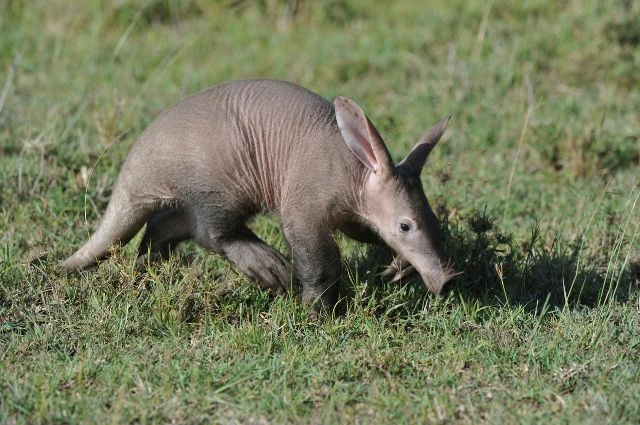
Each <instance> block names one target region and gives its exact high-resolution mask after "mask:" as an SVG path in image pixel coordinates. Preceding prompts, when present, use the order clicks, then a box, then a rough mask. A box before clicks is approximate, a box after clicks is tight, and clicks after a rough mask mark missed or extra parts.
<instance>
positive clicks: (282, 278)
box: [197, 225, 293, 293]
mask: <svg viewBox="0 0 640 425" xmlns="http://www.w3.org/2000/svg"><path fill="white" fill-rule="evenodd" d="M198 239H199V240H198V241H197V242H198V243H200V244H201V245H204V246H205V247H208V248H210V249H212V250H214V251H216V252H219V253H220V254H222V255H223V256H224V257H225V258H227V259H228V260H230V261H232V262H233V263H234V264H235V265H236V267H237V268H238V270H240V271H241V272H242V273H244V274H245V275H246V276H247V277H248V278H249V279H251V280H252V281H254V282H256V283H257V284H258V285H260V286H261V287H262V288H265V289H268V290H270V291H272V292H274V293H282V292H285V291H287V290H288V289H290V287H291V286H292V278H293V276H292V267H291V264H290V263H289V261H288V260H287V259H286V258H285V257H284V255H282V254H281V253H279V252H278V251H276V250H275V249H273V248H272V247H270V246H269V245H267V244H266V243H265V242H264V241H263V240H262V239H260V238H258V237H257V236H256V235H255V234H254V233H253V232H252V231H251V230H249V229H248V228H247V227H246V226H244V225H241V226H240V227H239V228H238V229H237V230H236V231H235V232H233V233H232V234H229V233H227V232H225V234H224V235H223V236H219V237H216V238H215V239H212V238H208V240H202V239H203V238H202V237H200V238H198Z"/></svg>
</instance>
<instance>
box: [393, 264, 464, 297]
mask: <svg viewBox="0 0 640 425" xmlns="http://www.w3.org/2000/svg"><path fill="white" fill-rule="evenodd" d="M416 271H417V272H418V274H420V277H421V278H422V281H423V282H424V284H425V286H426V287H427V289H429V290H430V291H431V292H433V293H435V294H440V293H441V292H442V288H443V287H444V285H445V284H446V283H447V282H448V281H450V280H451V279H452V278H453V277H454V276H455V275H456V273H455V272H454V271H453V269H451V268H450V267H448V266H444V267H443V266H441V265H437V266H431V267H430V266H423V268H422V270H420V269H418V268H417V267H415V266H414V265H413V264H411V263H410V262H409V261H407V259H405V258H404V257H401V256H398V257H396V258H394V260H393V261H392V262H391V264H390V265H389V266H388V267H387V268H386V269H385V271H384V272H383V273H382V276H383V277H385V278H389V277H391V278H392V279H391V281H390V283H397V282H400V281H401V280H402V279H404V278H406V277H408V276H410V275H412V274H413V273H415V272H416Z"/></svg>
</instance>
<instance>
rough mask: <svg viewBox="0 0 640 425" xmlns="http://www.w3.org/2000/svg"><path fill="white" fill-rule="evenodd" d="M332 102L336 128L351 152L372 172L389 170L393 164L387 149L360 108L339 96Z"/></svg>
mask: <svg viewBox="0 0 640 425" xmlns="http://www.w3.org/2000/svg"><path fill="white" fill-rule="evenodd" d="M333 104H334V106H335V109H336V120H337V121H338V128H339V129H340V133H342V137H343V138H344V141H345V142H346V143H347V146H349V149H351V152H353V154H354V155H355V156H356V157H357V158H358V159H359V160H360V162H362V163H363V164H364V165H365V166H366V167H367V168H368V169H369V170H371V171H372V172H374V173H376V174H378V173H387V172H391V171H392V170H393V167H394V166H393V161H392V160H391V156H390V155H389V151H388V150H387V147H386V146H385V144H384V142H383V141H382V138H381V137H380V134H379V133H378V130H376V128H375V127H374V126H373V124H371V121H369V119H368V118H367V116H366V115H365V113H364V111H363V110H362V108H360V106H358V104H357V103H356V102H354V101H353V100H351V99H347V98H346V97H341V96H339V97H337V98H336V99H335V100H334V101H333Z"/></svg>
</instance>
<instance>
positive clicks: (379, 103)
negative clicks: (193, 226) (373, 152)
mask: <svg viewBox="0 0 640 425" xmlns="http://www.w3.org/2000/svg"><path fill="white" fill-rule="evenodd" d="M296 4H297V7H294V6H296ZM383 4H384V6H383ZM639 16H640V5H639V4H638V3H637V2H633V1H624V0H612V1H609V2H601V1H597V0H568V1H553V0H531V1H526V2H518V1H507V0H495V1H463V0H453V1H448V0H447V1H445V0H433V1H429V2H424V1H418V0H407V1H396V2H376V1H373V0H371V1H366V0H353V1H349V0H317V1H315V0H314V1H304V0H301V1H299V2H293V1H289V2H286V1H277V0H262V1H251V0H235V1H231V0H229V1H218V2H207V1H188V0H182V1H179V0H150V1H138V2H135V1H127V0H122V1H106V0H105V1H92V2H72V1H65V0H51V1H30V2H26V1H19V0H5V1H2V2H0V423H2V424H23V423H29V424H37V423H100V424H104V423H207V422H216V423H225V424H227V423H228V424H235V423H237V424H240V423H249V424H261V425H262V424H279V423H313V424H320V423H398V424H400V423H407V424H416V423H474V424H475V423H595V424H605V423H638V421H639V420H640V289H639V283H640V242H639V239H640V230H639V226H640V205H638V204H639V202H638V199H639V197H640V180H639V179H640V18H638V17H639ZM259 76H264V77H273V78H281V79H286V80H290V81H294V82H297V83H299V84H302V85H304V86H306V87H309V88H311V89H312V90H314V91H316V92H318V93H320V94H322V95H323V96H325V97H327V98H329V99H332V98H333V97H335V96H337V95H345V96H349V97H351V98H354V99H356V100H357V101H358V102H359V103H360V104H361V105H363V107H364V108H365V110H366V111H367V113H368V114H369V116H370V118H371V119H372V121H373V122H374V123H375V124H376V126H377V127H378V128H379V129H380V131H381V133H382V134H383V136H384V137H385V139H386V140H387V143H388V145H389V146H390V149H391V151H392V155H393V156H394V158H396V159H399V158H401V157H402V154H404V153H405V152H406V151H407V150H408V148H409V147H410V146H411V145H413V143H414V142H415V141H416V140H417V139H418V138H419V137H420V136H421V135H422V133H423V132H424V131H425V130H426V129H427V128H428V127H429V126H431V125H432V124H433V123H435V122H436V121H437V120H439V119H440V118H441V117H443V116H446V115H447V114H453V115H454V119H453V120H452V121H451V123H450V126H449V130H448V131H447V133H446V135H445V137H444V139H443V141H442V142H441V144H440V145H439V146H438V148H437V149H436V151H434V153H433V155H432V157H431V159H430V164H429V165H428V167H427V169H426V170H425V172H424V175H423V181H424V183H425V189H426V192H427V195H428V196H429V199H430V201H431V203H432V205H433V206H434V210H436V212H437V215H438V216H439V217H440V218H441V219H442V223H443V231H444V233H445V235H446V251H447V255H448V256H449V257H450V258H451V261H452V264H453V266H454V268H455V269H456V270H457V271H460V272H462V274H461V275H459V276H458V277H457V278H456V279H455V281H454V283H453V284H452V285H451V291H450V292H449V293H448V294H447V295H446V296H444V297H434V296H432V295H430V294H428V293H427V291H426V290H425V289H424V288H423V287H422V285H421V283H420V282H419V281H418V280H409V281H406V282H403V283H402V284H401V285H391V284H388V283H385V282H384V281H383V280H382V278H381V277H380V275H379V273H377V272H378V271H379V270H380V266H381V265H382V259H381V257H380V256H379V255H377V253H376V252H375V251H370V250H369V249H368V248H367V247H366V246H363V245H358V244H355V243H354V242H350V241H348V240H346V239H345V240H342V241H341V246H342V247H343V253H344V255H343V259H344V265H345V270H346V271H347V273H345V278H344V281H343V283H342V287H343V289H342V292H343V294H344V297H345V300H344V302H343V303H342V306H343V311H342V313H341V314H338V315H336V316H335V317H321V318H315V317H313V316H312V315H310V314H309V313H308V312H307V311H306V310H305V308H303V307H301V306H300V305H299V304H298V303H296V301H295V300H294V299H293V298H292V297H291V296H289V297H286V296H285V297H272V296H269V295H268V294H266V293H264V292H262V291H261V290H259V289H258V288H257V287H256V286H255V285H253V284H251V283H250V282H249V281H247V280H246V279H245V278H244V277H243V276H242V275H239V274H238V273H237V272H236V271H235V270H234V268H233V267H232V266H230V265H229V264H227V263H226V262H224V261H223V260H222V259H220V258H219V257H217V256H216V255H214V254H212V253H208V252H205V251H203V250H202V249H200V248H198V247H196V246H195V245H192V244H185V245H184V246H183V247H182V249H181V250H180V252H179V255H178V256H177V257H176V258H173V259H171V261H169V262H167V263H165V264H162V265H158V266H157V267H153V268H152V269H151V270H149V271H148V272H147V274H145V275H141V274H139V273H137V272H136V271H135V270H134V260H135V250H136V245H137V241H139V239H140V235H139V236H137V238H136V240H134V243H132V244H130V245H128V246H127V247H125V249H123V250H120V251H118V252H116V253H115V255H114V256H113V257H112V258H111V259H110V260H108V261H106V262H104V263H103V264H101V265H100V266H99V267H97V268H95V269H92V270H89V271H87V272H86V273H82V274H81V275H79V276H67V275H65V274H63V273H61V272H60V271H59V270H58V269H57V268H56V264H57V262H58V261H59V260H61V259H63V258H65V256H67V255H69V254H71V253H72V252H73V251H74V250H75V249H76V248H77V247H79V246H80V244H81V243H82V242H83V241H84V240H86V238H87V236H88V234H89V233H90V232H91V231H93V230H94V229H95V228H96V226H97V223H98V221H99V219H100V217H101V214H102V213H103V211H104V209H105V206H106V203H107V201H108V198H109V194H110V189H111V187H112V185H113V182H114V180H115V178H116V176H117V173H118V170H119V167H120V164H121V163H122V160H123V159H124V157H125V155H126V153H127V151H128V149H129V148H130V146H131V145H132V144H133V142H134V141H135V139H136V136H137V135H139V134H140V133H141V131H142V130H143V129H144V127H145V126H146V125H147V124H148V123H149V122H150V121H151V120H152V119H153V117H154V116H156V115H157V114H158V113H159V112H160V111H161V110H162V109H164V108H165V107H167V106H169V105H171V104H172V103H174V102H176V101H177V100H178V99H180V98H182V97H184V96H185V95H187V94H190V93H193V92H195V91H198V90H200V89H202V88H205V87H207V86H210V85H213V84H215V83H218V82H222V81H225V80H231V79H239V78H246V77H259ZM254 228H255V229H256V230H257V232H258V233H259V234H260V235H261V236H262V237H263V238H264V239H265V240H267V241H268V242H269V243H271V244H273V245H274V246H276V247H278V248H279V249H282V250H286V247H285V243H284V241H283V239H282V234H281V233H280V230H279V227H278V224H277V221H276V220H275V219H274V218H272V217H259V218H258V219H257V220H256V222H255V224H254Z"/></svg>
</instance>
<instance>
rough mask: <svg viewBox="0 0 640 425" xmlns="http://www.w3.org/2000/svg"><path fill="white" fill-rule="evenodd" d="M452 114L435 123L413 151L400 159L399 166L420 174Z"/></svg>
mask: <svg viewBox="0 0 640 425" xmlns="http://www.w3.org/2000/svg"><path fill="white" fill-rule="evenodd" d="M450 119H451V116H448V117H447V118H445V119H443V120H442V121H440V122H439V123H438V124H436V125H434V126H433V127H431V128H430V129H429V131H427V134H425V135H424V136H422V139H420V141H419V142H418V143H416V145H415V146H414V147H413V149H411V152H409V153H408V154H407V156H406V157H405V158H404V159H403V160H402V161H400V163H399V164H398V167H403V168H404V169H406V170H407V171H409V172H410V173H411V174H414V175H417V176H419V175H420V172H421V171H422V167H424V164H425V163H426V162H427V158H428V157H429V154H430V153H431V150H432V149H433V148H434V147H435V145H436V144H437V143H438V140H440V138H441V137H442V134H443V133H444V131H445V130H446V129H447V124H449V120H450Z"/></svg>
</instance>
